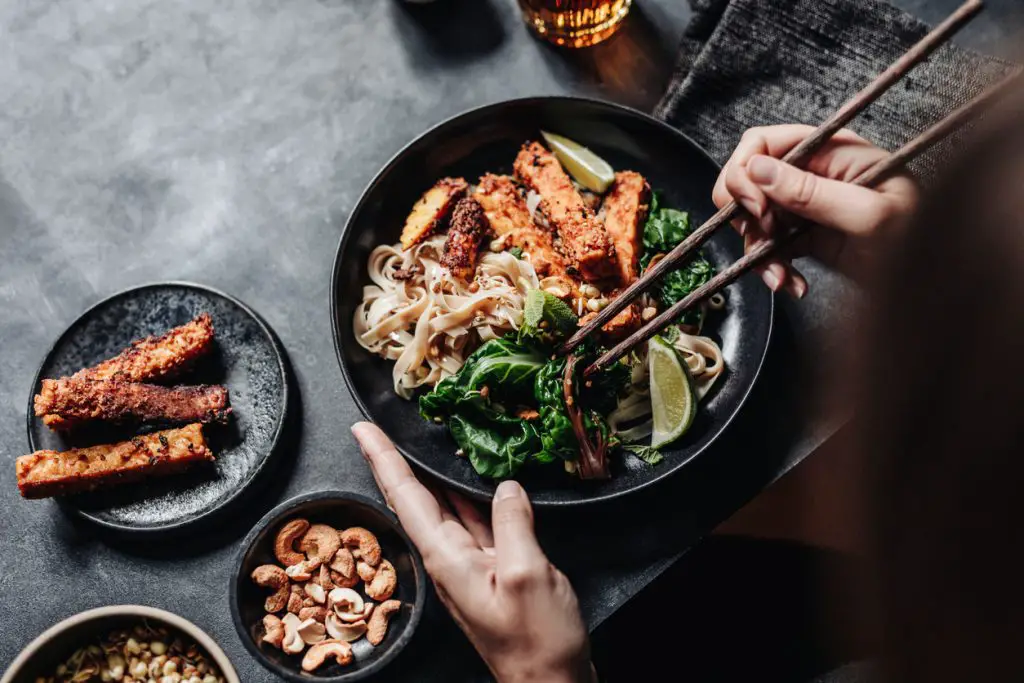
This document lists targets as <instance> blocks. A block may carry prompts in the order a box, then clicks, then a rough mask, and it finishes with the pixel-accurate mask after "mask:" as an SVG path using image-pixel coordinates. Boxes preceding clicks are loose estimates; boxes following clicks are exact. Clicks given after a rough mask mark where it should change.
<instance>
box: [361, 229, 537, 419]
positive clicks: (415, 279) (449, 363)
mask: <svg viewBox="0 0 1024 683" xmlns="http://www.w3.org/2000/svg"><path fill="white" fill-rule="evenodd" d="M444 242H445V235H435V236H433V237H430V238H428V239H426V240H424V241H423V242H421V243H420V244H418V245H416V246H415V247H413V248H412V249H409V250H407V251H403V250H402V247H401V245H399V244H394V245H381V246H378V247H377V248H376V249H374V250H373V251H372V252H371V253H370V258H369V261H368V263H367V269H368V270H369V274H370V281H371V282H373V284H372V285H368V286H366V287H364V288H363V301H362V303H361V304H360V305H359V306H358V307H357V308H356V312H355V316H354V320H353V327H354V330H355V336H356V340H357V341H358V342H359V344H360V345H361V346H362V347H363V348H365V349H366V350H368V351H370V352H371V353H375V354H377V355H380V356H383V357H384V358H388V359H390V360H394V361H395V365H394V368H393V369H392V380H393V384H394V388H395V392H396V393H397V394H398V395H400V396H402V397H403V398H406V399H409V398H412V395H413V393H414V392H415V390H416V388H417V387H420V386H423V385H433V384H436V383H437V382H438V381H439V380H441V379H443V378H444V377H447V376H448V375H452V374H454V373H455V372H457V371H458V369H459V368H460V367H462V364H463V363H464V362H465V359H466V356H467V355H469V353H470V352H472V350H473V349H475V348H476V347H477V346H478V345H479V344H480V342H482V341H486V340H488V339H494V338H495V337H500V336H501V335H503V334H505V333H506V332H509V331H510V330H516V329H518V328H519V325H520V323H521V322H522V318H523V305H524V302H525V299H526V292H527V291H529V290H531V289H537V288H538V287H539V286H540V283H539V281H538V279H537V273H536V272H535V271H534V269H533V266H532V265H530V263H529V262H528V261H523V260H519V259H517V258H516V257H515V256H513V255H512V254H509V253H507V252H501V253H493V252H484V253H483V254H482V255H481V257H480V261H479V263H478V265H477V269H476V276H475V279H474V280H473V281H472V282H471V283H470V282H463V281H462V280H460V279H458V278H455V277H453V276H452V275H451V274H450V273H449V272H448V271H447V270H446V269H445V268H443V267H441V265H440V258H441V252H442V250H443V248H444Z"/></svg>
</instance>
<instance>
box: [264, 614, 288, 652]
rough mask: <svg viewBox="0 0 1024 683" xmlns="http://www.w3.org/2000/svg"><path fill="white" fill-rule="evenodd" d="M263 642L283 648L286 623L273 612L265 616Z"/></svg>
mask: <svg viewBox="0 0 1024 683" xmlns="http://www.w3.org/2000/svg"><path fill="white" fill-rule="evenodd" d="M263 631H264V633H263V642H264V643H266V644H267V645H270V646H271V647H276V648H277V649H278V650H280V649H281V643H283V642H284V624H283V623H281V620H280V619H278V618H277V617H276V616H274V615H273V614H268V615H266V616H264V617H263Z"/></svg>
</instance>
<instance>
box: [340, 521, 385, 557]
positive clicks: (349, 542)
mask: <svg viewBox="0 0 1024 683" xmlns="http://www.w3.org/2000/svg"><path fill="white" fill-rule="evenodd" d="M340 537H341V544H342V545H343V546H345V547H346V548H348V549H349V550H351V551H352V555H353V556H354V557H355V558H356V559H357V560H359V559H362V560H364V561H366V562H367V563H369V564H370V566H372V567H376V566H377V565H378V564H380V543H379V542H378V541H377V537H376V536H374V535H373V534H372V533H370V532H369V531H367V530H366V529H364V528H363V527H361V526H354V527H350V528H348V529H345V530H344V531H342V532H341V534H340Z"/></svg>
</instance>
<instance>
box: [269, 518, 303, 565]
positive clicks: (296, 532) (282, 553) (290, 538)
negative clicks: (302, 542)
mask: <svg viewBox="0 0 1024 683" xmlns="http://www.w3.org/2000/svg"><path fill="white" fill-rule="evenodd" d="M307 529H309V521H308V520H305V519H302V518H301V517H299V518H296V519H293V520H291V521H290V522H288V523H287V524H285V525H284V526H283V527H281V530H280V531H278V532H277V536H276V537H275V538H274V557H276V558H277V561H278V562H280V563H281V564H283V565H284V566H286V567H290V566H292V565H293V564H298V563H299V562H302V561H303V560H304V559H306V557H305V556H304V555H303V554H302V553H299V552H296V551H295V547H294V546H295V541H297V540H298V539H299V537H300V536H302V535H303V534H304V533H306V530H307Z"/></svg>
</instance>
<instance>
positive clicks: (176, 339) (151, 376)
mask: <svg viewBox="0 0 1024 683" xmlns="http://www.w3.org/2000/svg"><path fill="white" fill-rule="evenodd" d="M211 348H213V321H211V320H210V316H209V314H207V313H203V314H201V315H200V316H198V317H197V318H195V319H194V320H191V321H189V322H187V323H185V324H184V325H181V326H179V327H175V328H173V329H171V330H168V331H167V332H165V333H164V334H161V335H154V336H152V337H146V338H145V339H139V340H137V341H133V342H132V343H131V345H130V346H129V347H128V348H126V349H125V350H124V351H122V352H121V353H119V354H117V355H116V356H114V357H113V358H111V359H109V360H105V361H103V362H102V363H100V364H99V365H95V366H93V367H91V368H85V369H84V370H79V371H78V372H76V373H75V375H74V376H75V377H78V378H82V379H86V378H88V379H124V380H126V381H129V382H151V381H153V380H160V379H167V378H170V377H172V376H174V375H177V374H178V373H180V372H181V371H182V370H183V369H185V368H186V367H187V366H189V365H190V364H191V363H192V362H193V361H194V360H196V359H197V358H199V357H200V356H202V355H204V354H206V353H207V352H208V351H209V350H210V349H211Z"/></svg>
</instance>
